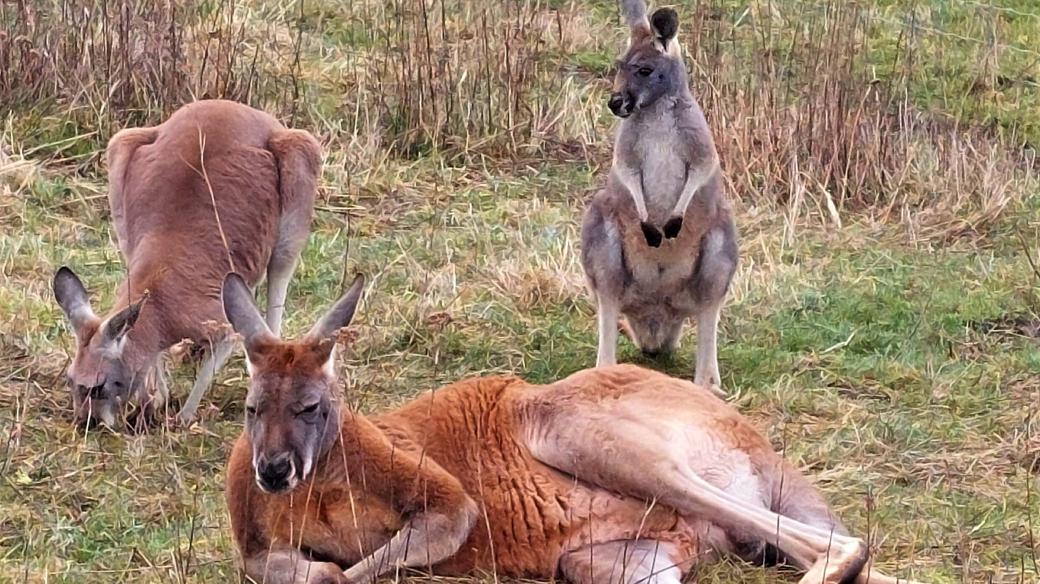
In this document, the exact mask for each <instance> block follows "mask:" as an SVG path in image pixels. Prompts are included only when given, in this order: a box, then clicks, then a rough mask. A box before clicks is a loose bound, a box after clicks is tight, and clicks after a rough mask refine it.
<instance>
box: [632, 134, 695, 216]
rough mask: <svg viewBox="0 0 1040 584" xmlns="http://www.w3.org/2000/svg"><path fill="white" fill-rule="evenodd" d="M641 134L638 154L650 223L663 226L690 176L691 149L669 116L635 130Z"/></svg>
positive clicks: (636, 152) (637, 144) (637, 148)
mask: <svg viewBox="0 0 1040 584" xmlns="http://www.w3.org/2000/svg"><path fill="white" fill-rule="evenodd" d="M633 131H638V132H639V138H638V139H637V140H636V143H635V152H634V154H635V155H636V157H637V159H638V161H639V171H640V176H641V180H642V184H643V195H644V197H645V198H646V206H647V212H648V213H649V215H650V221H651V222H653V223H656V224H662V223H664V221H667V219H668V218H669V217H671V215H672V210H673V209H674V207H675V204H676V203H677V202H678V201H679V196H680V195H681V194H682V189H683V185H684V184H685V183H686V175H687V172H688V168H687V162H686V160H685V157H684V156H683V153H684V152H685V151H686V150H687V146H686V145H685V144H683V141H682V137H681V135H680V133H679V131H678V129H677V128H676V125H675V120H674V119H672V118H671V117H669V116H657V117H655V118H653V119H651V120H646V121H644V122H643V123H642V124H641V125H640V126H638V127H636V128H633Z"/></svg>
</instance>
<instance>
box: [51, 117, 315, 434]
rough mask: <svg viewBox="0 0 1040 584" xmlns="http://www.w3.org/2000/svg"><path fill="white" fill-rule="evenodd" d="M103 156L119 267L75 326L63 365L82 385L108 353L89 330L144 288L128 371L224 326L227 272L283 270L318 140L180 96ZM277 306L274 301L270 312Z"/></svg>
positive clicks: (296, 244)
mask: <svg viewBox="0 0 1040 584" xmlns="http://www.w3.org/2000/svg"><path fill="white" fill-rule="evenodd" d="M107 156H108V162H109V180H110V189H109V203H110V207H111V210H112V219H113V225H114V227H115V232H116V235H117V239H118V243H119V248H120V251H121V252H122V254H123V256H124V259H125V261H126V266H127V278H126V279H125V280H124V281H123V283H122V284H121V285H120V287H119V290H118V292H117V293H116V296H115V297H116V299H117V301H116V303H115V305H114V306H113V307H112V309H111V310H110V311H109V312H108V313H107V314H105V315H103V316H101V317H92V318H90V319H89V320H88V321H87V322H84V323H82V326H79V327H78V330H76V335H77V338H78V339H79V347H78V350H77V352H76V356H75V358H74V360H73V363H72V366H71V367H70V370H69V377H70V381H71V382H72V383H73V385H74V386H76V385H78V386H81V387H83V386H86V387H89V386H92V385H95V384H98V383H105V382H106V377H108V375H107V373H106V364H105V363H104V361H105V360H106V359H108V358H109V357H106V356H105V355H101V354H99V351H98V350H96V349H97V347H95V346H94V345H97V344H99V343H101V342H102V340H101V339H99V337H100V336H101V335H96V334H94V332H95V331H96V330H97V328H98V327H99V326H100V325H101V324H102V323H103V322H104V321H105V320H107V319H108V318H111V317H113V316H114V315H116V314H118V313H119V312H120V311H122V310H124V309H125V308H126V307H127V306H128V305H129V304H131V303H136V302H139V301H140V300H141V299H142V297H143V295H144V293H145V291H148V293H149V297H148V299H147V301H146V302H145V303H144V306H143V308H142V310H141V312H140V317H139V318H138V319H137V321H136V323H134V324H133V325H132V329H131V330H130V331H129V333H128V334H127V342H126V348H125V351H123V352H122V354H121V357H120V360H121V362H122V365H123V366H124V367H125V369H126V370H128V371H129V374H130V375H131V376H132V377H135V378H142V377H144V375H145V374H146V373H147V372H148V371H150V370H151V369H152V368H153V367H154V366H155V363H156V360H157V356H158V354H159V353H160V352H161V351H163V350H165V349H167V348H169V347H170V346H172V345H173V344H175V343H177V342H179V341H181V340H183V339H190V340H192V341H195V342H197V343H200V344H203V345H204V346H210V345H211V344H212V343H214V342H216V341H218V340H221V339H222V338H223V337H224V335H225V333H224V332H223V331H221V330H219V327H216V326H214V325H219V324H220V323H224V322H226V320H225V318H224V314H223V310H222V307H221V302H220V287H221V283H222V282H223V278H224V274H226V273H227V272H229V271H232V269H233V270H234V271H237V272H238V273H240V274H241V275H242V276H243V277H244V278H245V280H246V281H247V282H248V283H249V284H250V285H251V286H255V285H256V284H257V283H258V282H259V281H260V280H261V279H262V278H263V277H264V274H265V270H272V269H274V267H275V265H276V264H279V265H281V266H283V267H281V268H279V273H278V274H275V276H276V278H274V279H277V280H279V281H280V282H287V279H288V277H289V276H290V275H291V272H292V268H293V267H294V265H295V261H296V256H297V255H298V253H299V250H300V248H301V247H302V245H303V243H304V241H305V240H306V237H307V234H308V233H309V229H310V219H311V213H312V206H313V198H314V190H315V186H316V180H317V176H318V174H319V172H320V146H319V145H318V143H317V142H316V141H315V139H314V138H313V137H312V136H311V135H310V134H308V133H307V132H303V131H298V130H287V129H285V128H284V127H283V126H282V125H281V124H280V123H279V122H278V121H277V120H276V119H274V118H273V117H271V116H270V115H267V114H265V113H263V112H261V111H258V110H255V109H253V108H250V107H248V106H245V105H241V104H238V103H235V102H230V101H219V100H212V101H200V102H196V103H193V104H190V105H187V106H184V107H183V108H181V109H180V110H178V111H177V112H176V113H174V114H173V115H172V116H171V117H170V118H169V119H168V120H167V121H166V122H164V123H163V124H161V125H158V126H155V127H150V128H133V129H127V130H123V131H121V132H119V133H117V134H116V135H115V136H114V137H113V138H112V139H111V141H110V142H109V145H108V151H107ZM213 201H215V202H216V208H215V209H214V204H213ZM218 217H219V220H218ZM225 242H226V247H225ZM285 272H288V273H285ZM283 296H284V294H283ZM280 314H281V313H280V308H279V311H278V315H277V319H276V320H280ZM75 324H76V323H74V325H75ZM227 350H228V351H229V350H230V348H229V347H228V348H227ZM224 357H226V354H225V355H224ZM216 368H219V363H218V364H217V365H216ZM205 385H208V382H207V383H205ZM201 389H202V390H204V389H205V387H202V388H201ZM196 393H200V394H201V392H196V391H194V390H193V396H194V395H195V394H196ZM198 397H201V395H199V396H198ZM196 405H197V404H196ZM193 412H194V409H193V408H191V411H190V412H188V415H187V417H189V418H190V414H191V413H193Z"/></svg>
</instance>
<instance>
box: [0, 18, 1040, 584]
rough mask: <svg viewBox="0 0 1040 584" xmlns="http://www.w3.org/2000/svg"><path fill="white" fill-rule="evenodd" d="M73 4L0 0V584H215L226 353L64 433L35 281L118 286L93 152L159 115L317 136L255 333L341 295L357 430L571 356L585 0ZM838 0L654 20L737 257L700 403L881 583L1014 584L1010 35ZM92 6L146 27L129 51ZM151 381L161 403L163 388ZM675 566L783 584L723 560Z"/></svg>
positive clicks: (601, 84) (578, 327)
mask: <svg viewBox="0 0 1040 584" xmlns="http://www.w3.org/2000/svg"><path fill="white" fill-rule="evenodd" d="M73 4H75V5H76V6H77V7H79V8H82V9H83V10H81V11H80V12H75V14H77V15H81V16H78V17H77V18H80V17H82V18H84V19H86V20H85V21H84V22H79V23H78V25H77V26H71V25H69V23H67V22H65V23H64V24H63V22H64V21H62V20H61V19H60V18H57V17H55V16H53V15H54V14H60V12H55V11H53V6H51V5H50V4H49V3H48V2H39V3H37V5H36V6H35V8H36V9H38V10H37V14H36V16H34V17H33V18H25V17H24V16H25V15H24V14H23V13H17V12H16V11H17V10H21V8H18V7H14V6H13V5H10V4H4V5H0V21H2V22H3V23H4V25H5V27H6V28H5V29H4V30H3V31H0V71H2V72H3V75H2V76H0V99H2V101H0V106H2V111H4V112H6V113H5V116H4V118H3V120H2V121H0V124H2V126H0V314H2V315H3V316H4V318H3V322H4V326H3V327H2V328H0V517H2V518H3V520H2V521H0V581H5V582H6V581H11V582H21V581H29V582H37V581H40V582H44V581H46V582H81V581H90V582H98V581H103V582H123V581H134V582H138V581H143V582H186V581H199V582H209V581H224V580H228V579H234V578H235V577H236V567H235V552H234V549H233V545H232V542H231V539H230V533H229V526H228V521H227V518H226V515H225V510H224V504H223V499H222V482H223V481H222V472H223V465H224V461H225V459H226V456H227V453H228V449H229V446H230V444H231V441H232V440H233V439H234V437H235V436H236V435H237V434H238V433H239V431H240V430H241V419H242V397H243V395H244V388H245V378H244V368H243V364H242V362H241V358H240V357H236V358H235V359H233V360H232V362H231V363H230V364H229V366H228V367H227V369H226V370H225V372H224V374H223V375H222V376H221V378H220V383H219V384H218V385H217V386H216V387H214V388H213V390H211V392H210V393H209V394H208V395H207V397H206V399H205V401H204V402H203V407H204V409H203V411H202V420H201V421H200V423H199V424H198V425H196V426H194V427H192V428H190V429H187V430H173V429H166V428H159V429H156V430H155V431H153V432H152V433H150V434H147V435H114V434H111V433H107V432H100V433H99V432H92V433H89V434H86V435H84V434H83V433H81V432H77V431H75V430H74V429H73V428H72V427H71V424H70V421H71V420H70V418H71V416H70V412H69V405H68V398H67V396H66V395H65V392H64V389H63V387H62V383H61V382H60V379H61V374H62V369H63V367H64V365H65V364H66V362H67V359H68V355H69V351H70V350H71V347H70V336H69V334H68V333H67V332H66V331H65V328H64V325H63V323H62V319H61V314H60V311H59V309H58V308H57V306H56V305H55V304H54V302H53V300H52V298H51V295H50V291H49V280H50V276H51V274H52V273H53V270H54V268H55V267H56V266H58V265H60V264H63V263H68V264H70V265H73V266H75V267H76V268H77V271H79V272H80V273H81V274H83V275H84V277H85V280H86V283H87V285H88V288H90V290H91V291H92V293H93V295H94V301H95V303H96V304H97V305H100V306H107V305H108V304H109V302H110V301H111V294H112V291H113V289H114V286H115V284H116V283H117V282H118V281H119V279H120V276H121V273H122V266H121V263H120V258H119V256H118V252H117V251H116V248H115V246H114V245H113V243H112V234H111V231H110V228H109V225H108V212H107V209H106V200H105V188H106V185H105V182H104V174H103V167H102V166H101V160H100V157H99V155H98V151H99V149H100V148H102V147H103V144H104V142H105V140H106V139H107V137H108V136H110V135H111V133H112V132H113V131H114V129H117V128H119V127H123V126H124V125H129V124H135V123H144V122H154V121H156V120H159V119H161V118H162V116H163V115H164V114H165V113H166V112H168V111H169V110H171V109H172V108H174V107H176V105H177V104H178V103H181V102H183V101H185V100H188V99H191V97H192V96H204V95H208V96H224V95H226V96H231V97H235V98H238V99H242V100H246V101H249V102H250V103H254V104H256V105H259V106H263V107H265V108H266V109H269V110H271V111H273V112H275V113H277V114H278V115H280V116H281V117H282V118H283V119H285V120H287V121H289V120H293V119H295V124H296V125H298V126H300V127H305V128H308V129H310V130H311V131H313V132H315V133H316V134H319V135H320V136H321V138H322V141H323V143H324V144H325V151H326V154H325V156H326V160H325V163H326V164H325V176H324V179H323V181H322V185H321V189H322V191H321V203H320V210H319V213H318V216H317V219H316V222H315V227H314V234H313V235H312V238H311V241H310V244H309V245H308V247H307V249H306V250H305V252H304V257H303V261H302V262H301V265H300V268H299V270H298V272H297V275H296V278H295V280H294V282H293V285H292V287H291V289H290V309H289V311H288V315H287V319H288V320H287V323H286V329H287V330H288V331H302V330H305V329H306V327H307V325H308V324H309V323H310V322H312V320H313V319H314V318H315V317H316V316H317V315H318V314H319V313H320V312H321V310H322V309H323V307H324V306H325V305H326V304H327V303H328V302H329V301H330V300H331V299H332V298H333V297H334V296H335V295H336V293H337V292H338V291H339V287H340V285H341V282H342V281H343V277H344V274H347V273H350V272H353V271H355V270H360V271H364V272H365V273H367V274H369V275H370V277H371V282H372V283H371V288H370V293H369V296H368V297H367V299H366V301H365V303H364V304H363V306H362V309H361V311H360V313H359V317H358V320H357V321H356V325H355V326H354V327H353V329H354V331H355V332H356V337H357V338H356V340H355V341H354V342H353V343H351V346H350V347H349V349H348V350H347V351H343V352H342V353H341V359H342V363H341V371H343V372H344V373H345V377H346V392H347V395H348V396H349V399H350V401H351V402H352V403H354V404H355V405H356V406H357V407H359V408H360V409H361V410H363V411H376V410H378V409H381V408H385V407H389V406H392V405H394V404H398V403H401V402H402V401H404V400H406V399H408V398H409V397H410V396H413V395H415V394H416V393H418V392H420V391H423V390H426V389H429V388H433V387H437V386H438V385H440V384H443V383H446V382H448V381H451V380H455V379H458V378H460V377H463V376H467V375H477V374H486V373H496V372H507V371H509V372H518V373H520V374H522V375H523V376H524V377H525V378H527V379H529V380H531V381H536V382H541V381H550V380H553V379H556V378H559V377H560V376H563V375H566V374H568V373H570V372H573V371H576V370H579V369H581V368H584V367H588V366H590V365H592V364H593V362H594V355H595V343H596V337H595V325H594V322H595V315H594V309H593V307H592V306H591V305H590V303H589V302H588V299H587V297H586V294H585V291H584V284H583V277H582V275H581V269H580V266H579V263H578V225H579V221H580V214H581V210H582V208H583V205H584V201H585V200H586V199H587V198H588V197H589V196H590V195H591V193H592V192H593V191H594V190H595V189H596V188H597V186H598V185H599V184H601V183H602V180H603V174H604V172H605V170H606V168H607V165H608V164H609V156H610V129H611V127H612V124H613V120H611V119H610V118H609V116H608V114H607V113H606V111H605V108H604V107H603V103H604V101H605V100H604V96H605V93H606V91H607V90H608V89H607V88H608V86H609V83H608V70H609V67H610V63H611V62H612V60H613V57H614V55H615V53H616V51H617V50H618V48H619V47H620V46H621V43H622V38H621V36H620V30H619V28H618V26H617V24H616V21H615V20H614V15H615V14H616V13H615V11H614V7H613V3H612V2H609V1H597V2H590V3H587V4H586V3H576V2H566V1H554V2H542V3H519V4H515V3H509V4H507V3H501V4H495V5H493V6H490V7H488V8H483V9H481V8H480V7H481V6H482V5H481V4H478V3H474V2H469V1H462V0H458V1H449V0H445V1H444V2H441V1H440V0H437V1H434V2H429V3H428V4H427V5H426V7H427V8H428V11H427V16H426V17H425V18H424V16H423V11H422V10H421V6H422V5H421V4H419V3H418V2H404V1H400V0H398V1H395V2H388V3H383V2H349V1H346V0H329V1H327V2H322V3H310V2H308V3H305V4H303V5H302V7H301V6H300V5H298V4H292V3H275V2H269V1H267V0H248V1H243V2H238V3H231V2H209V3H198V4H195V3H185V4H184V5H183V6H182V7H181V8H179V9H178V10H175V11H164V10H162V7H161V6H159V7H158V8H154V7H152V6H151V5H150V4H148V3H133V2H129V1H124V2H112V3H104V4H100V3H95V2H92V1H91V0H78V2H76V3H73ZM861 4H862V5H861ZM861 4H853V3H833V2H823V1H813V2H794V0H774V1H773V2H764V1H763V2H737V1H731V0H725V1H723V0H714V1H701V2H695V1H689V2H684V3H682V5H681V6H680V7H679V8H680V10H681V12H682V14H683V29H684V31H685V32H684V35H685V36H684V44H685V46H686V49H687V51H688V52H689V61H690V63H691V70H692V71H693V76H694V85H695V87H696V90H697V93H698V95H700V96H701V100H702V102H703V104H704V107H705V110H706V111H707V114H708V117H709V119H710V121H711V123H712V125H713V127H714V128H715V133H716V137H717V140H718V142H719V147H720V150H721V152H722V154H723V161H724V165H725V168H726V175H727V180H728V186H729V188H730V194H731V197H732V198H733V200H734V205H735V207H736V210H737V217H738V225H739V228H740V231H741V235H742V244H741V245H742V263H741V268H740V271H739V274H738V277H737V280H736V281H735V282H734V286H733V292H732V296H731V300H730V302H729V305H728V307H727V310H726V311H725V312H724V315H723V322H722V339H721V348H720V361H721V366H722V373H723V382H724V385H725V386H726V388H727V390H728V392H729V393H730V395H731V399H732V401H733V402H734V403H735V404H736V405H738V406H739V407H740V408H741V409H742V410H743V411H745V412H747V414H748V415H749V416H751V417H752V418H754V420H755V421H756V422H757V423H758V425H759V427H761V428H762V429H763V430H765V431H766V432H767V433H768V435H769V436H770V438H771V439H772V440H773V441H774V444H775V445H776V446H777V448H782V449H783V450H784V451H785V453H786V455H787V456H788V457H789V458H790V459H792V460H793V461H794V462H795V463H796V464H798V465H799V466H800V467H802V468H804V469H805V470H806V472H807V473H810V474H811V475H812V476H813V477H814V480H815V481H816V482H817V484H819V485H820V486H821V488H822V489H823V490H824V491H825V492H826V494H827V496H828V498H829V500H830V501H832V503H833V504H834V506H835V508H836V509H837V510H838V511H839V513H840V514H841V516H842V517H843V518H844V519H845V521H846V522H847V523H848V524H849V525H850V527H851V528H852V529H853V530H854V531H856V532H857V533H863V534H866V533H869V534H870V537H871V541H872V543H873V544H874V545H875V546H876V548H877V553H876V558H877V561H878V562H880V563H881V564H882V565H883V566H884V567H886V568H887V569H888V571H890V572H895V573H900V574H910V573H912V574H913V575H914V576H915V577H916V578H917V579H919V580H924V581H929V582H997V583H1012V582H1014V583H1025V582H1036V581H1038V580H1040V566H1038V564H1037V559H1036V558H1037V555H1038V554H1040V548H1038V541H1040V511H1038V509H1040V498H1038V497H1040V495H1038V491H1040V484H1038V476H1040V416H1038V415H1037V411H1038V410H1037V404H1038V403H1040V375H1038V371H1040V345H1038V339H1037V337H1038V332H1037V326H1038V322H1040V316H1038V315H1040V273H1037V271H1036V268H1035V267H1034V266H1033V265H1032V264H1031V261H1030V259H1029V257H1028V256H1029V255H1030V254H1031V256H1032V258H1033V261H1034V262H1040V249H1038V242H1040V237H1038V234H1040V223H1038V222H1037V217H1038V216H1040V215H1038V212H1040V183H1038V179H1037V174H1036V162H1035V153H1034V149H1035V147H1036V144H1037V143H1038V141H1040V127H1038V126H1037V120H1040V102H1038V98H1037V95H1038V94H1037V92H1036V86H1035V83H1036V78H1037V76H1038V73H1040V71H1038V63H1040V61H1038V59H1040V55H1036V54H1033V55H1031V54H1030V52H1033V51H1036V49H1035V47H1036V46H1037V41H1040V15H1038V14H1040V13H1037V11H1036V8H1035V7H1033V6H1032V3H1030V2H1027V1H1025V0H1019V1H1017V2H1016V1H1014V0H1001V1H999V2H998V1H994V2H992V3H989V2H974V1H969V0H954V1H952V2H940V1H939V0H918V1H916V2H910V1H901V0H900V1H896V0H891V1H886V2H879V3H861ZM48 6H51V8H52V11H51V12H48V11H47V8H48ZM54 6H57V3H55V4H54ZM102 6H103V8H99V7H102ZM120 7H122V8H123V9H127V10H130V11H131V13H133V14H138V15H139V16H140V18H141V19H142V21H144V22H146V23H148V26H140V27H132V28H129V29H126V33H125V34H126V35H128V36H127V37H126V38H130V39H131V40H132V42H129V43H127V42H124V40H122V39H123V38H124V37H122V36H120V35H119V34H116V32H117V31H118V30H120V29H119V27H118V26H117V25H118V23H120V22H122V21H121V20H120V19H119V17H118V14H119V9H120ZM92 11H93V12H92ZM40 14H42V15H44V16H45V15H48V14H49V15H51V16H50V17H49V18H44V16H40ZM431 14H432V15H433V16H436V18H431V17H430V15H431ZM82 15H90V17H89V18H88V17H87V16H82ZM106 15H107V18H106ZM442 15H443V18H441V17H442ZM1030 15H1031V16H1030ZM19 17H22V18H21V20H19ZM104 23H108V25H109V26H110V29H106V28H104V26H102V25H103V24H104ZM427 28H429V29H430V31H431V34H430V35H429V36H427V35H426V32H425V31H426V29H427ZM167 30H174V31H177V32H178V34H176V35H173V36H172V37H170V36H166V35H164V34H160V33H159V32H157V31H167ZM19 34H20V35H21V37H18V38H20V39H21V40H20V41H19V42H20V43H22V44H12V39H13V38H15V37H16V36H17V35H19ZM70 40H71V41H75V42H70ZM13 46H17V47H22V48H24V49H25V50H22V48H19V50H18V51H13V50H9V49H10V48H11V47H13ZM131 46H132V47H134V50H133V51H130V47H131ZM33 47H36V48H38V49H40V50H38V51H36V52H33V51H32V50H30V49H32V48H33ZM44 48H46V49H47V50H46V51H43V50H42V49H44ZM1018 49H1023V50H1018ZM19 51H20V52H19ZM507 53H508V55H507ZM106 54H110V55H116V56H119V55H126V56H127V58H126V59H118V58H117V59H110V60H105V59H102V56H104V55H106ZM39 55H51V59H52V60H51V61H50V62H49V63H48V62H44V61H39ZM430 56H434V57H436V59H433V58H428V57H430ZM29 65H32V67H30V66H29ZM15 72H17V76H16V75H15ZM431 72H432V74H431ZM12 80H18V81H20V83H18V84H16V83H13V82H12ZM74 80H81V81H82V82H81V83H80V82H77V83H73V81H74ZM113 88H114V89H113ZM693 338H694V335H693V333H692V331H690V332H689V334H688V335H687V339H686V343H685V344H684V347H683V349H682V350H681V351H680V353H679V354H678V355H677V356H675V357H673V358H671V359H668V360H665V361H661V362H646V361H643V359H642V357H640V356H639V355H638V352H637V351H636V350H635V349H634V348H633V347H632V346H631V345H630V344H629V343H628V342H627V341H624V340H623V341H622V347H621V351H620V357H621V359H622V360H625V361H637V362H644V363H647V364H649V365H651V366H654V367H659V368H663V369H665V370H667V371H669V372H672V373H674V374H677V375H682V376H689V375H690V374H691V373H692V370H691V369H692V363H693V356H692V348H693V345H694V343H693ZM174 370H175V372H176V377H175V379H176V382H175V393H180V394H181V395H183V394H184V393H185V392H186V391H187V387H188V383H189V379H190V377H191V374H192V371H191V366H190V365H185V364H179V365H176V364H175V366H174ZM698 578H699V579H700V581H702V582H707V583H711V582H720V583H721V582H731V581H747V582H775V581H789V580H791V578H790V576H788V575H786V574H783V573H778V572H776V571H772V570H761V569H756V568H753V567H749V566H743V565H739V564H737V563H734V562H723V563H721V564H719V565H717V566H713V567H705V568H702V569H701V570H700V571H699V573H698Z"/></svg>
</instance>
